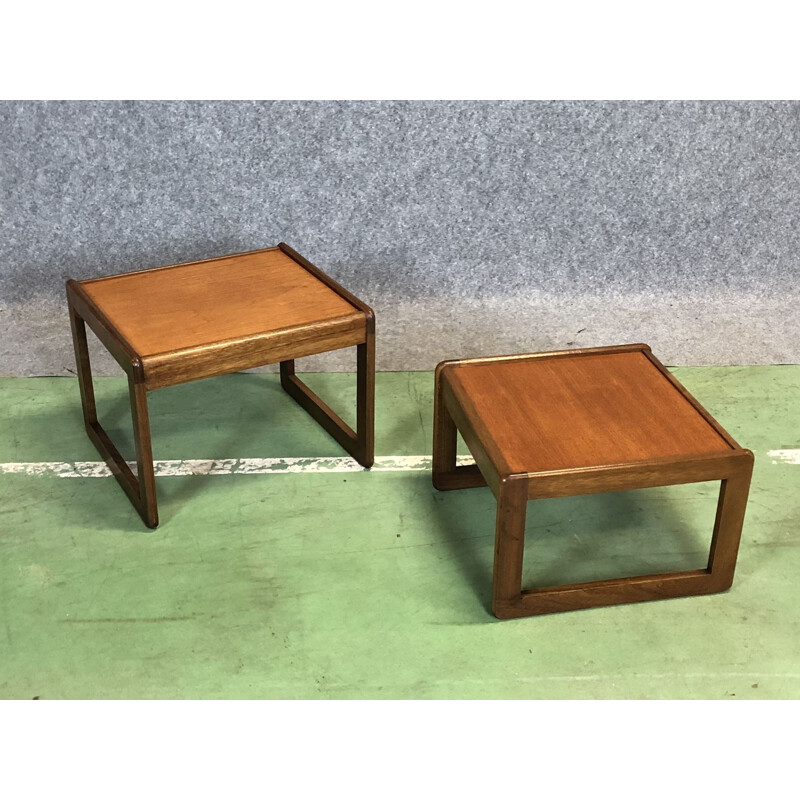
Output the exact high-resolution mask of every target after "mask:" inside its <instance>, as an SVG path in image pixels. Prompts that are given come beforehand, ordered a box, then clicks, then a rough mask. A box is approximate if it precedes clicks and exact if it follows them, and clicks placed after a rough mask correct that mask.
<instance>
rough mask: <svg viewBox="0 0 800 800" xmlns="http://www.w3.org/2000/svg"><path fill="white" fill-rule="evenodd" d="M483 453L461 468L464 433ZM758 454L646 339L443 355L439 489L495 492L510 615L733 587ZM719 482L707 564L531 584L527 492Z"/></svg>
mask: <svg viewBox="0 0 800 800" xmlns="http://www.w3.org/2000/svg"><path fill="white" fill-rule="evenodd" d="M457 430H458V431H460V432H461V435H462V437H463V438H464V441H465V442H466V444H467V446H468V447H469V449H470V452H471V453H472V455H473V456H474V458H475V462H476V464H475V465H474V466H472V465H470V466H460V467H457V466H456V431H457ZM752 469H753V454H752V453H751V452H750V451H749V450H744V449H742V448H741V447H740V446H739V445H738V444H737V443H736V442H735V441H734V440H733V439H732V438H731V436H730V435H729V434H728V433H726V431H725V430H724V429H723V428H722V427H721V426H720V425H719V423H717V422H716V421H715V420H714V419H713V418H712V416H711V415H710V414H709V413H708V412H707V411H706V410H705V409H704V408H703V407H702V406H701V405H700V404H699V403H698V402H697V400H695V399H694V398H693V397H692V396H691V395H690V394H689V392H687V391H686V389H685V388H684V387H683V386H681V384H680V383H679V382H678V381H677V380H675V378H674V377H672V375H671V374H670V373H669V372H668V371H667V370H666V368H665V367H664V366H663V365H662V364H661V363H660V362H659V360H658V359H657V358H656V357H655V356H654V355H653V354H652V352H651V351H650V348H649V347H648V346H647V345H645V344H632V345H623V346H620V347H598V348H591V349H586V350H566V351H561V352H553V353H532V354H530V355H516V356H500V357H496V358H474V359H464V360H459V361H446V362H443V363H441V364H439V366H438V367H437V369H436V379H435V405H434V439H433V483H434V486H435V487H436V488H437V489H441V490H448V489H463V488H469V487H474V486H485V485H487V484H488V485H489V487H490V488H491V490H492V492H493V493H494V495H495V497H496V498H497V527H496V534H495V560H494V578H493V590H492V611H493V612H494V614H495V616H497V617H500V618H503V619H505V618H511V617H524V616H531V615H534V614H546V613H550V612H553V611H568V610H571V609H577V608H589V607H594V606H605V605H615V604H618V603H634V602H639V601H643V600H656V599H661V598H667V597H682V596H686V595H698V594H710V593H713V592H721V591H724V590H725V589H728V588H729V587H730V586H731V584H732V582H733V573H734V569H735V567H736V556H737V552H738V548H739V539H740V536H741V531H742V521H743V519H744V513H745V506H746V504H747V495H748V492H749V489H750V476H751V473H752ZM712 480H720V481H722V484H721V490H720V495H719V504H718V508H717V517H716V523H715V525H714V533H713V537H712V540H711V551H710V555H709V560H708V566H707V568H706V569H702V570H692V571H685V572H674V573H664V574H659V575H644V576H639V577H632V578H619V579H614V580H604V581H592V582H589V583H581V584H571V585H567V586H556V587H550V588H543V589H535V590H523V589H522V557H523V549H524V543H525V517H526V512H527V504H528V500H530V499H536V498H544V497H566V496H571V495H580V494H593V493H598V492H613V491H621V490H627V489H639V488H644V487H650V486H667V485H671V484H681V483H693V482H698V481H712Z"/></svg>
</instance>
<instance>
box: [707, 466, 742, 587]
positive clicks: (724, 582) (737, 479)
mask: <svg viewBox="0 0 800 800" xmlns="http://www.w3.org/2000/svg"><path fill="white" fill-rule="evenodd" d="M741 461H742V462H743V463H744V464H745V466H744V467H742V471H741V472H740V473H739V474H737V475H734V476H732V477H730V478H726V479H725V480H724V481H722V486H721V487H720V491H719V503H718V505H717V518H716V521H715V523H714V536H713V538H712V539H711V552H710V554H709V558H708V572H709V573H710V574H711V576H712V579H713V582H714V584H715V586H716V587H717V588H716V591H718V592H723V591H725V590H726V589H730V587H731V584H732V583H733V573H734V571H735V570H736V556H737V555H738V552H739V541H740V539H741V537H742V525H743V523H744V512H745V508H746V506H747V496H748V494H749V493H750V478H751V476H752V472H753V459H752V456H751V457H750V458H749V459H747V460H745V459H741Z"/></svg>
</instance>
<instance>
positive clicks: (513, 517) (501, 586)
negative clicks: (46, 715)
mask: <svg viewBox="0 0 800 800" xmlns="http://www.w3.org/2000/svg"><path fill="white" fill-rule="evenodd" d="M527 511H528V484H527V481H524V480H514V479H513V478H512V479H507V480H504V481H502V482H501V484H500V494H499V496H498V498H497V528H496V532H495V544H494V576H493V579H492V613H493V614H494V615H495V616H496V617H498V618H499V619H506V618H509V617H515V616H519V612H518V611H515V610H514V608H512V606H518V604H519V601H520V599H521V596H522V558H523V553H524V550H525V518H526V516H527Z"/></svg>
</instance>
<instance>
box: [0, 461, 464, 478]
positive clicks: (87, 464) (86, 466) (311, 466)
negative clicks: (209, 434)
mask: <svg viewBox="0 0 800 800" xmlns="http://www.w3.org/2000/svg"><path fill="white" fill-rule="evenodd" d="M456 461H457V463H458V465H459V466H466V465H467V464H474V463H475V462H474V460H473V459H472V458H471V457H470V456H458V458H457V459H456ZM128 466H130V468H131V469H132V470H133V471H134V472H136V463H135V462H130V461H129V462H128ZM154 468H155V474H156V477H157V478H166V477H180V476H186V475H265V474H272V473H279V474H280V473H283V474H297V473H301V472H366V470H365V468H364V467H362V466H361V465H360V464H359V463H358V462H357V461H355V460H354V459H352V458H350V457H349V456H341V457H335V458H216V459H211V458H198V459H193V458H189V459H182V460H177V461H156V462H154ZM430 469H431V457H430V456H379V457H378V458H376V459H375V465H374V466H373V467H372V470H371V471H372V472H429V471H430ZM0 473H5V474H10V475H56V476H58V477H59V478H108V477H110V476H111V470H109V468H108V467H107V466H106V464H105V462H103V461H8V462H5V463H0Z"/></svg>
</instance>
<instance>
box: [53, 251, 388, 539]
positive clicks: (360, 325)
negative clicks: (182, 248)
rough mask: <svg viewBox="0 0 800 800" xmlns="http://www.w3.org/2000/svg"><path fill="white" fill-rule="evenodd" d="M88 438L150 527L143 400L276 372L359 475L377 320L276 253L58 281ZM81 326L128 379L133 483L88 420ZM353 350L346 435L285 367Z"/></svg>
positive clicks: (322, 277) (91, 412) (369, 425)
mask: <svg viewBox="0 0 800 800" xmlns="http://www.w3.org/2000/svg"><path fill="white" fill-rule="evenodd" d="M67 301H68V303H69V314H70V321H71V324H72V338H73V343H74V345H75V360H76V362H77V371H78V382H79V385H80V392H81V401H82V404H83V416H84V422H85V424H86V431H87V433H88V434H89V438H90V439H91V440H92V442H94V445H95V447H97V449H98V450H99V452H100V454H101V455H102V456H103V458H104V459H105V461H106V463H107V464H108V466H109V468H110V469H111V471H112V473H113V474H114V476H115V477H116V479H117V480H118V481H119V483H120V485H121V486H122V488H123V489H124V490H125V493H126V494H127V495H128V497H129V498H130V500H131V502H132V503H133V505H134V506H135V507H136V509H137V510H138V511H139V514H140V515H141V517H142V519H143V520H144V522H145V523H146V524H147V525H148V527H151V528H155V527H156V526H157V525H158V508H157V503H156V487H155V477H154V471H153V450H152V445H151V442H150V421H149V416H148V410H147V393H148V392H149V391H151V390H153V389H159V388H162V387H164V386H173V385H175V384H178V383H185V382H186V381H193V380H197V379H198V378H209V377H211V376H214V375H223V374H226V373H229V372H236V371H238V370H243V369H250V368H252V367H259V366H263V365H265V364H273V363H276V362H280V374H281V384H282V386H283V388H284V389H285V390H286V391H287V392H288V393H289V395H291V397H293V398H294V399H295V400H296V401H297V402H298V403H299V404H300V405H301V406H302V407H303V408H304V409H305V410H306V411H308V413H309V414H310V415H311V416H312V417H313V418H314V419H315V420H316V421H317V422H318V423H319V424H320V425H321V426H322V427H323V428H325V430H326V431H327V432H328V433H330V434H331V436H333V437H334V438H335V439H336V441H338V442H339V444H341V446H342V447H343V448H344V449H345V450H346V451H347V452H348V453H350V455H352V456H353V458H355V459H356V460H357V461H358V462H359V463H360V464H362V465H364V466H365V467H370V466H372V463H373V457H374V443H373V442H374V397H375V316H374V314H373V312H372V310H371V309H370V308H369V306H367V305H366V304H364V303H362V302H361V300H359V299H358V298H356V297H354V296H353V295H352V294H350V292H348V291H347V290H346V289H344V288H343V287H342V286H340V285H339V284H338V283H336V281H334V280H333V279H332V278H330V277H329V276H328V275H326V274H325V273H324V272H322V271H321V270H320V269H318V268H317V267H315V266H314V265H313V264H312V263H311V262H310V261H308V260H307V259H305V258H303V256H301V255H300V254H299V253H297V252H295V251H294V250H292V248H291V247H289V246H288V245H286V244H283V243H281V244H279V245H278V246H277V247H273V248H269V249H266V250H255V251H252V252H249V253H240V254H237V255H231V256H225V257H223V258H212V259H208V260H206V261H195V262H192V263H188V264H177V265H175V266H171V267H159V268H157V269H150V270H142V271H140V272H130V273H125V274H122V275H113V276H110V277H103V278H97V279H94V280H84V281H74V280H69V281H67ZM86 325H88V326H89V327H90V328H91V329H92V331H94V333H95V334H96V335H97V337H98V339H100V341H101V342H102V343H103V344H104V345H105V346H106V347H107V348H108V350H109V351H110V353H111V355H112V356H114V358H115V359H116V360H117V362H118V363H119V364H120V366H121V367H122V368H123V369H124V370H125V372H126V373H127V374H128V384H129V391H130V403H131V413H132V416H133V432H134V441H135V446H136V464H137V469H136V474H135V475H134V473H133V471H132V470H131V468H130V467H129V466H128V464H127V463H126V461H125V459H124V458H123V457H122V456H121V455H120V453H119V451H118V450H117V448H116V447H115V446H114V443H113V442H112V441H111V439H110V438H109V436H108V434H107V433H106V431H105V430H104V429H103V428H102V426H101V425H100V423H99V422H98V420H97V410H96V408H95V400H94V389H93V386H92V371H91V366H90V364H89V350H88V348H87V342H86V327H85V326H86ZM351 346H355V347H356V348H357V356H356V361H357V371H358V376H357V399H356V404H357V416H356V419H357V424H356V429H357V430H356V431H353V430H352V429H351V428H350V427H349V426H348V425H347V424H346V423H345V422H344V421H343V420H342V419H341V418H340V417H339V416H338V415H337V414H336V413H335V412H334V411H333V410H332V409H330V408H329V407H328V406H327V405H326V404H325V403H324V402H323V401H322V400H321V399H320V398H319V397H317V396H316V395H315V394H314V393H313V392H312V391H311V390H310V389H309V388H308V387H307V386H306V385H305V384H304V383H302V382H301V381H300V379H299V378H298V377H297V376H296V375H295V368H294V359H296V358H300V357H302V356H309V355H313V354H315V353H322V352H325V351H328V350H337V349H339V348H344V347H351Z"/></svg>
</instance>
